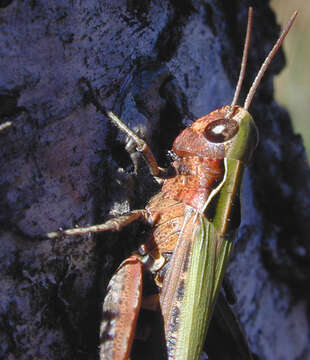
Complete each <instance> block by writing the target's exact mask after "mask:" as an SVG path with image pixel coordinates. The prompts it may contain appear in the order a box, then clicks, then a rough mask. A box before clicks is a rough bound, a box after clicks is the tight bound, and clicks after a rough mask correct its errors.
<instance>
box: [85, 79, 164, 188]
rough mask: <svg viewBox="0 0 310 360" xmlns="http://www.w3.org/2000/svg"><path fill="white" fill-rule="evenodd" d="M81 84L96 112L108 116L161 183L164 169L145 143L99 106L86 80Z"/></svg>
mask: <svg viewBox="0 0 310 360" xmlns="http://www.w3.org/2000/svg"><path fill="white" fill-rule="evenodd" d="M81 82H84V83H85V84H86V85H87V87H88V91H89V93H90V96H91V101H92V103H93V104H94V105H95V106H96V108H97V110H99V111H100V112H101V113H103V114H104V115H106V116H108V117H109V118H110V120H111V121H112V123H113V124H114V125H115V126H117V127H118V128H119V129H120V130H121V131H122V132H123V133H125V134H126V135H127V136H128V137H129V138H130V139H131V140H132V141H133V142H134V143H135V144H136V150H137V151H138V152H140V153H141V154H142V156H143V158H144V160H145V162H146V164H147V165H148V167H149V170H150V173H151V174H152V175H153V176H154V178H155V180H156V181H157V182H159V183H161V182H162V178H165V177H166V176H167V175H166V169H163V168H161V167H159V166H158V164H157V161H156V159H155V156H154V154H153V152H152V150H151V149H150V147H149V145H148V144H147V143H146V141H144V140H143V139H141V138H139V136H137V134H135V133H134V132H133V131H132V130H131V129H129V127H128V126H127V125H125V124H124V123H123V122H122V121H121V120H120V119H119V118H118V117H117V116H116V115H115V114H114V113H113V112H112V111H107V110H106V109H105V107H104V106H103V105H102V104H100V102H99V101H98V99H97V97H96V95H95V94H94V91H93V88H92V86H91V84H90V82H89V81H88V80H87V79H85V78H82V79H81Z"/></svg>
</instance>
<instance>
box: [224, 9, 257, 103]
mask: <svg viewBox="0 0 310 360" xmlns="http://www.w3.org/2000/svg"><path fill="white" fill-rule="evenodd" d="M252 23H253V8H252V7H249V13H248V25H247V29H246V36H245V41H244V48H243V54H242V61H241V67H240V74H239V79H238V83H237V86H236V90H235V94H234V98H233V100H232V102H231V105H230V106H231V108H232V109H233V107H234V106H235V105H236V103H237V101H238V98H239V95H240V91H241V87H242V83H243V80H244V75H245V69H246V63H247V60H248V53H249V47H250V41H251V31H252Z"/></svg>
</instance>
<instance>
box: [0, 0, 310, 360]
mask: <svg viewBox="0 0 310 360" xmlns="http://www.w3.org/2000/svg"><path fill="white" fill-rule="evenodd" d="M251 4H252V5H253V6H254V30H253V38H252V45H251V50H250V57H249V65H248V71H247V74H248V75H247V77H246V80H245V85H244V89H245V90H244V92H243V94H242V95H243V97H244V94H245V93H246V91H247V89H248V88H249V84H250V83H251V81H252V80H253V78H254V76H255V74H256V72H257V70H258V68H259V66H260V64H261V63H262V61H263V59H264V57H265V55H266V53H267V51H269V49H270V48H271V46H272V44H273V43H274V41H275V40H276V38H277V36H278V34H279V27H278V26H277V25H276V20H275V16H274V14H273V13H272V11H271V10H270V8H269V5H268V2H267V1H255V2H252V3H251ZM251 4H250V2H248V1H245V0H244V1H242V0H240V1H237V0H234V1H229V2H225V1H212V0H209V1H195V0H187V1H185V0H184V1H177V0H173V1H172V0H171V1H166V0H162V1H156V2H153V1H135V0H128V1H110V2H109V1H96V0H89V1H82V2H79V1H67V2H64V1H61V0H55V1H53V2H47V1H42V0H32V1H22V0H13V1H1V2H0V29H1V30H0V44H1V45H0V53H1V56H0V62H1V72H0V114H1V122H4V121H8V120H10V121H12V122H13V126H12V127H11V128H8V129H5V130H4V131H2V132H1V133H0V141H1V147H0V149H1V150H0V151H1V155H0V161H1V176H0V192H1V195H0V200H1V207H0V209H1V210H0V221H1V230H2V231H1V255H0V257H1V260H0V273H1V277H0V281H1V287H2V289H1V293H0V319H1V321H0V358H3V359H12V360H13V359H50V360H52V359H57V360H59V359H96V358H98V350H97V349H98V343H99V336H98V328H99V321H100V304H101V302H102V298H103V294H104V287H105V285H106V283H107V281H108V279H109V278H110V276H111V274H112V272H113V271H114V270H115V268H116V267H117V265H118V264H119V262H120V261H121V260H122V259H123V258H124V257H125V256H126V255H128V254H129V253H130V251H131V250H132V249H134V247H135V246H136V244H137V240H136V239H135V236H134V233H135V232H136V233H138V235H139V234H140V233H139V230H141V229H139V228H138V227H137V226H135V225H134V226H130V229H129V230H128V231H124V232H122V233H121V234H120V235H118V234H104V235H101V236H98V237H95V238H94V237H92V238H87V237H84V238H82V237H79V238H66V239H61V240H57V241H56V240H55V241H51V240H48V239H47V238H46V237H45V234H46V233H47V232H49V231H55V230H57V229H58V228H59V227H64V228H68V227H72V226H74V225H76V224H79V225H85V224H93V223H98V222H102V221H103V220H105V219H106V218H107V217H108V216H109V215H118V214H121V213H124V212H126V211H128V210H129V209H136V208H141V207H143V206H144V205H145V203H146V201H147V200H148V199H149V197H150V196H151V195H152V194H154V193H155V192H156V191H157V190H158V187H157V186H156V184H155V183H154V181H153V179H152V178H151V177H150V176H149V175H148V171H147V168H146V167H145V165H144V164H143V163H142V162H141V161H140V160H139V159H137V158H136V157H135V156H133V160H134V161H137V162H138V164H139V167H138V174H133V170H134V167H133V162H132V161H131V159H130V157H129V156H128V154H127V153H126V151H125V150H124V141H125V137H124V136H123V135H122V134H120V133H119V131H118V130H117V129H115V128H114V127H113V126H112V125H111V124H110V123H109V120H108V119H107V118H105V117H104V116H103V115H102V114H100V113H99V112H96V109H95V107H94V106H93V105H92V104H91V103H90V102H89V99H88V97H87V93H86V92H85V88H84V87H83V86H81V85H80V79H81V78H82V77H86V78H87V79H89V81H90V82H91V84H92V86H93V87H94V89H95V90H96V92H97V94H98V97H99V98H100V100H101V102H102V103H103V104H104V105H105V106H106V107H107V108H108V109H111V110H113V111H114V112H115V113H116V114H118V115H119V116H120V117H121V119H122V120H123V121H124V122H125V123H127V124H128V125H129V127H130V128H132V129H133V130H135V131H137V132H138V133H139V134H141V135H142V136H143V137H144V138H145V139H146V140H147V141H148V142H149V144H150V145H151V148H152V150H153V151H154V153H155V155H156V156H157V158H158V159H159V162H160V164H161V165H163V166H165V165H167V163H168V161H169V160H168V157H167V156H166V154H167V151H168V150H169V149H170V147H171V144H172V141H173V140H174V138H175V137H176V136H177V134H178V133H179V132H180V130H181V129H182V128H183V127H184V126H185V125H188V124H189V123H190V121H191V120H194V119H195V118H198V117H200V116H202V115H204V114H207V113H208V112H210V111H211V110H213V109H215V108H216V107H219V106H222V105H225V104H229V103H230V102H231V99H232V95H233V91H234V86H235V84H236V81H237V77H238V72H239V67H240V59H241V54H242V47H243V41H244V33H245V29H246V20H247V11H248V6H249V5H251ZM283 66H284V57H283V54H282V53H281V52H280V53H279V54H278V56H277V57H276V59H275V60H274V62H273V64H272V65H271V67H270V70H269V71H268V73H267V74H266V77H265V78H264V80H263V82H262V84H261V86H260V89H259V91H258V93H257V94H256V96H255V99H254V102H253V105H252V106H251V109H250V110H251V113H252V115H253V117H254V119H255V120H256V123H257V126H258V128H259V131H260V144H259V147H258V149H257V151H256V153H255V157H254V159H253V162H252V164H251V165H250V166H249V169H248V171H247V172H246V175H245V179H244V186H243V191H242V192H243V194H242V195H243V202H242V205H243V207H242V224H241V227H240V230H239V235H238V240H237V244H236V248H235V252H234V258H233V260H232V262H231V265H230V267H229V271H228V278H229V280H230V281H231V283H232V286H233V290H234V293H235V295H236V302H235V304H234V305H233V308H234V310H235V312H236V314H237V316H238V317H239V319H240V321H241V323H242V325H243V327H244V329H245V333H246V336H247V339H248V341H249V345H250V348H251V351H252V352H253V354H255V355H256V356H257V357H258V358H260V359H278V360H280V359H281V360H282V359H283V360H284V359H285V360H291V359H308V358H310V346H309V318H308V316H307V306H308V304H309V294H308V284H309V281H310V246H309V241H308V238H309V235H308V234H309V233H310V229H309V227H310V221H309V217H310V216H309V209H310V182H309V181H310V173H309V167H308V165H307V162H306V158H305V153H304V149H303V147H302V141H301V138H300V137H299V136H297V135H294V134H293V131H292V126H291V123H290V119H289V116H288V114H287V113H286V112H285V111H284V110H283V109H281V108H280V107H279V106H278V105H277V104H276V103H275V102H274V100H273V85H272V76H273V75H274V74H275V73H277V72H279V71H280V69H281V68H282V67H283ZM240 103H242V102H241V101H240ZM140 237H141V235H140ZM138 238H139V236H138ZM140 240H141V239H140ZM216 341H218V343H219V347H225V338H223V339H215V340H214V344H213V347H214V346H217V344H216Z"/></svg>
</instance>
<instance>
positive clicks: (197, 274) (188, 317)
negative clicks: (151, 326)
mask: <svg viewBox="0 0 310 360" xmlns="http://www.w3.org/2000/svg"><path fill="white" fill-rule="evenodd" d="M232 247H233V242H232V239H224V237H221V236H219V235H218V234H217V233H216V231H215V229H214V226H213V225H212V224H211V223H210V222H208V221H207V220H206V218H204V217H201V225H200V229H199V231H198V233H197V235H196V237H195V241H194V244H193V248H192V256H191V260H190V266H189V272H188V279H187V286H186V287H185V293H184V298H183V302H182V305H181V308H180V321H179V324H180V331H179V334H178V338H177V342H176V352H175V355H176V356H175V359H191V360H193V359H199V358H200V354H201V351H202V347H203V344H204V341H205V337H206V333H207V329H208V326H209V323H210V320H211V316H212V313H213V309H214V306H215V302H216V297H217V294H218V291H219V289H220V286H221V282H222V279H223V275H224V272H225V269H226V265H227V262H228V260H229V258H230V254H231V251H232Z"/></svg>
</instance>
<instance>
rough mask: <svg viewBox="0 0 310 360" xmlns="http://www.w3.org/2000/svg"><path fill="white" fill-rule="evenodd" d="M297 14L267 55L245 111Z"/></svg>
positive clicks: (251, 89) (248, 98)
mask: <svg viewBox="0 0 310 360" xmlns="http://www.w3.org/2000/svg"><path fill="white" fill-rule="evenodd" d="M297 14H298V11H295V12H294V13H293V15H292V16H291V18H290V20H289V22H288V23H287V25H286V27H285V28H284V30H283V31H282V33H281V35H280V37H279V38H278V40H277V42H276V43H275V44H274V46H273V48H272V49H271V51H270V53H269V54H268V55H267V57H266V59H265V61H264V62H263V64H262V66H261V68H260V69H259V72H258V73H257V75H256V78H255V80H254V81H253V84H252V86H251V88H250V90H249V92H248V95H247V97H246V99H245V102H244V109H245V110H248V109H249V107H250V105H251V102H252V99H253V96H254V95H255V91H256V89H257V88H258V86H259V84H260V82H261V80H262V77H263V75H264V73H265V71H266V70H267V68H268V66H269V64H270V63H271V60H272V59H273V57H274V56H275V54H276V53H277V51H278V50H279V48H280V47H281V45H282V43H283V40H284V39H285V37H286V35H287V33H288V32H289V31H290V29H291V27H292V25H293V23H294V20H295V18H296V16H297Z"/></svg>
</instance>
